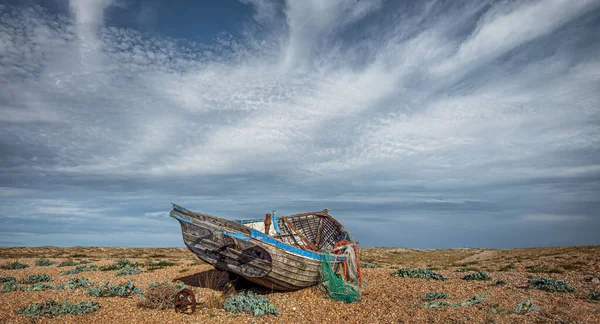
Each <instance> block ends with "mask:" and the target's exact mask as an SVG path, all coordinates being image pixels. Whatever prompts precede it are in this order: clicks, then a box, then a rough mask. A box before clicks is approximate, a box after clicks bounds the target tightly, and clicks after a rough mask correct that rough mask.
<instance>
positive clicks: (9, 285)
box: [2, 281, 21, 292]
mask: <svg viewBox="0 0 600 324" xmlns="http://www.w3.org/2000/svg"><path fill="white" fill-rule="evenodd" d="M17 290H21V285H19V284H18V283H17V282H16V281H7V282H6V283H4V286H3V287H2V292H9V291H17Z"/></svg>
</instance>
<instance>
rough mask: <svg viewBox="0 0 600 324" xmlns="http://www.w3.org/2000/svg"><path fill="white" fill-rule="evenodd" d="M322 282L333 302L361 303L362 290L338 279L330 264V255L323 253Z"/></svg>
mask: <svg viewBox="0 0 600 324" xmlns="http://www.w3.org/2000/svg"><path fill="white" fill-rule="evenodd" d="M321 282H322V283H323V285H324V286H325V288H326V289H327V292H328V293H329V298H331V299H333V300H338V301H343V302H346V303H352V302H359V301H360V288H358V287H357V286H355V285H352V284H350V283H348V282H345V281H344V280H343V279H341V278H340V277H338V276H337V275H336V274H335V272H334V271H333V268H332V267H331V263H329V253H327V252H325V253H323V258H321Z"/></svg>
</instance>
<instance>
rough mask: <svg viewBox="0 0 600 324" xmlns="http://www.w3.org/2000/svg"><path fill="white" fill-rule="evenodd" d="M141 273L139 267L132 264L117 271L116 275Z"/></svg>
mask: <svg viewBox="0 0 600 324" xmlns="http://www.w3.org/2000/svg"><path fill="white" fill-rule="evenodd" d="M140 273H142V270H141V269H140V268H135V267H132V266H125V267H123V268H121V270H119V272H117V274H116V276H128V275H136V274H140Z"/></svg>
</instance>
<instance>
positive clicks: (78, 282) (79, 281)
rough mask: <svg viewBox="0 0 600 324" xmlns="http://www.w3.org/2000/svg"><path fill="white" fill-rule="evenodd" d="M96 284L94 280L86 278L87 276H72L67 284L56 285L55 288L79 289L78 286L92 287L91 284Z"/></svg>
mask: <svg viewBox="0 0 600 324" xmlns="http://www.w3.org/2000/svg"><path fill="white" fill-rule="evenodd" d="M94 285H95V284H94V283H93V282H91V281H89V280H88V278H85V277H71V278H69V281H68V283H67V284H66V285H58V286H54V289H59V290H63V289H67V290H72V289H78V288H87V287H91V286H94Z"/></svg>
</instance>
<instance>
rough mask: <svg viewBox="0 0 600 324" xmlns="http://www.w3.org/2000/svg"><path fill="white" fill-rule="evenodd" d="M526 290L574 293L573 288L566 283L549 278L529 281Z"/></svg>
mask: <svg viewBox="0 0 600 324" xmlns="http://www.w3.org/2000/svg"><path fill="white" fill-rule="evenodd" d="M528 288H535V289H539V290H543V291H549V292H574V291H575V288H573V287H571V286H569V284H568V283H567V282H566V281H559V280H554V279H551V278H540V279H536V280H529V285H528Z"/></svg>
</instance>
